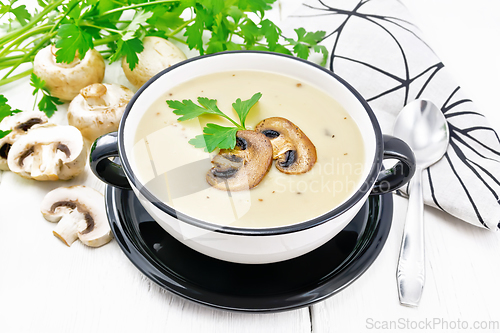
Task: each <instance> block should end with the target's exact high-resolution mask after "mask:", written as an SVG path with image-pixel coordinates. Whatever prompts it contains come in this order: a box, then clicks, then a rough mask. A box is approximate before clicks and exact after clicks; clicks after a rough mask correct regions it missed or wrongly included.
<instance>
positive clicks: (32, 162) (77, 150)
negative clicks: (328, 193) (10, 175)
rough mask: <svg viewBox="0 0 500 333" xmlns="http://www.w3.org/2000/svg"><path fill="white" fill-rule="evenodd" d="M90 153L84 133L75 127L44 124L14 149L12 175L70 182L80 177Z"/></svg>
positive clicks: (22, 138)
mask: <svg viewBox="0 0 500 333" xmlns="http://www.w3.org/2000/svg"><path fill="white" fill-rule="evenodd" d="M86 157H87V151H86V149H85V146H84V141H83V137H82V134H81V133H80V131H79V130H78V129H77V128H76V127H73V126H62V125H61V126H56V125H44V126H39V127H37V128H33V129H31V130H30V131H29V132H28V133H27V134H26V135H23V136H22V137H21V138H19V139H18V140H17V141H16V142H14V144H13V145H12V147H11V148H10V151H9V155H8V156H7V163H8V164H9V168H10V170H11V171H12V172H15V173H17V174H19V175H20V176H22V177H25V178H33V179H36V180H58V179H61V180H67V179H71V178H73V177H74V176H76V175H78V174H80V173H81V172H82V171H83V169H84V167H85V161H86Z"/></svg>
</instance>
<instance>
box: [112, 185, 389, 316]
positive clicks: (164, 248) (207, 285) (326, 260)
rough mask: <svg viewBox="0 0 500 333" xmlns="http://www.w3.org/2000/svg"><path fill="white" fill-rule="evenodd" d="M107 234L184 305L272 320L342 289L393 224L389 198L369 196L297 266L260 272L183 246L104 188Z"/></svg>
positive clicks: (124, 193)
mask: <svg viewBox="0 0 500 333" xmlns="http://www.w3.org/2000/svg"><path fill="white" fill-rule="evenodd" d="M105 196H106V209H107V214H108V219H109V221H110V225H111V229H112V230H113V233H114V235H115V238H116V240H117V242H118V244H119V245H120V247H121V248H122V250H123V252H124V253H125V255H127V257H128V258H129V259H130V260H131V261H132V263H133V264H134V265H135V266H136V267H137V268H138V269H139V270H140V271H142V272H143V273H144V274H145V275H146V276H147V277H148V278H150V279H151V280H153V281H154V282H156V283H157V284H158V285H160V286H161V287H163V288H165V289H167V290H169V291H171V292H173V293H175V294H177V295H180V296H182V297H184V298H187V299H189V300H192V301H195V302H198V303H201V304H204V305H208V306H212V307H216V308H220V309H226V310H237V311H247V312H272V311H283V310H290V309H296V308H300V307H303V306H307V305H310V304H312V303H315V302H318V301H321V300H323V299H325V298H327V297H329V296H331V295H333V294H335V293H337V292H339V291H340V290H342V289H343V288H345V287H346V286H348V285H349V284H350V283H351V282H353V281H354V280H355V279H356V278H358V277H359V276H360V275H361V274H363V273H364V272H365V271H366V269H367V268H368V267H369V266H370V265H371V264H372V263H373V261H374V260H375V259H376V258H377V256H378V254H379V253H380V251H381V249H382V247H383V245H384V243H385V241H386V239H387V236H388V234H389V230H390V227H391V222H392V210H393V199H392V195H391V194H385V195H382V196H371V197H369V198H368V200H367V202H366V203H365V205H364V206H363V207H362V208H361V210H360V212H359V213H358V214H357V215H356V217H355V218H354V219H353V220H352V221H351V222H350V223H349V225H347V227H346V228H344V229H343V230H342V231H341V232H340V233H339V234H338V235H337V236H335V237H334V238H333V239H332V240H330V241H329V242H327V243H326V244H324V245H323V246H321V247H319V248H318V249H316V250H314V251H312V252H310V253H307V254H305V255H303V256H300V257H298V258H294V259H290V260H286V261H282V262H278V263H271V264H262V265H246V264H237V263H231V262H226V261H222V260H218V259H214V258H211V257H208V256H206V255H203V254H201V253H199V252H196V251H194V250H192V249H191V248H189V247H187V246H185V245H183V244H182V243H180V242H179V241H177V240H176V239H174V238H173V237H172V236H170V235H169V234H168V233H167V232H166V231H165V230H164V229H163V228H161V227H160V226H159V225H158V224H157V223H156V222H155V221H154V220H153V218H152V217H151V216H150V215H149V214H148V213H147V212H146V210H145V209H144V208H143V207H142V206H141V204H140V203H139V200H138V199H137V197H136V196H135V194H134V193H133V192H132V191H129V190H122V189H117V188H114V187H110V186H108V187H107V188H106V193H105Z"/></svg>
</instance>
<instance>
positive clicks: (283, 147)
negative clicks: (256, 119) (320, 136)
mask: <svg viewBox="0 0 500 333" xmlns="http://www.w3.org/2000/svg"><path fill="white" fill-rule="evenodd" d="M255 131H256V132H260V133H262V134H264V135H265V136H267V137H268V138H269V139H270V140H271V144H272V145H273V159H275V160H276V168H277V169H278V170H279V171H281V172H283V173H288V174H300V173H305V172H307V171H309V170H311V168H312V167H313V166H314V163H316V147H314V144H313V143H312V142H311V140H309V138H308V137H307V136H306V135H305V134H304V132H302V131H301V130H300V128H299V127H298V126H296V125H295V124H294V123H292V122H291V121H289V120H288V119H285V118H281V117H271V118H267V119H264V120H262V121H261V122H260V123H259V124H257V126H256V127H255Z"/></svg>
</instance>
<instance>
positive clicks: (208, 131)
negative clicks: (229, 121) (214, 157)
mask: <svg viewBox="0 0 500 333" xmlns="http://www.w3.org/2000/svg"><path fill="white" fill-rule="evenodd" d="M239 130H240V129H239V128H236V127H225V126H220V125H217V124H212V123H208V124H207V125H206V126H205V127H204V128H203V134H202V135H197V136H195V137H194V138H193V139H191V140H189V143H190V144H192V145H193V146H195V147H196V148H204V149H205V151H206V152H208V153H211V152H213V151H214V150H215V149H216V148H220V149H233V148H234V146H236V132H238V131H239Z"/></svg>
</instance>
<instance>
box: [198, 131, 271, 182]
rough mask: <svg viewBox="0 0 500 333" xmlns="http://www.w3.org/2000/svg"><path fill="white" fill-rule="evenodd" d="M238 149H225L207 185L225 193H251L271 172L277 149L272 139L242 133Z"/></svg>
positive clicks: (209, 173)
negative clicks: (250, 190)
mask: <svg viewBox="0 0 500 333" xmlns="http://www.w3.org/2000/svg"><path fill="white" fill-rule="evenodd" d="M236 139H237V143H236V147H235V148H234V149H221V150H220V151H219V154H218V155H216V156H215V157H214V158H213V160H212V164H213V167H212V169H210V170H209V171H208V172H207V175H206V179H207V182H208V183H209V184H210V185H212V186H213V187H215V188H216V189H219V190H223V191H241V190H248V189H251V188H253V187H255V186H257V185H258V184H259V183H260V181H261V180H262V179H263V178H264V176H265V175H266V173H267V172H268V171H269V167H270V166H271V163H272V158H273V148H272V145H271V142H270V141H269V139H268V138H267V137H266V136H265V135H263V134H261V133H257V132H254V131H238V132H237V133H236Z"/></svg>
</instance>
